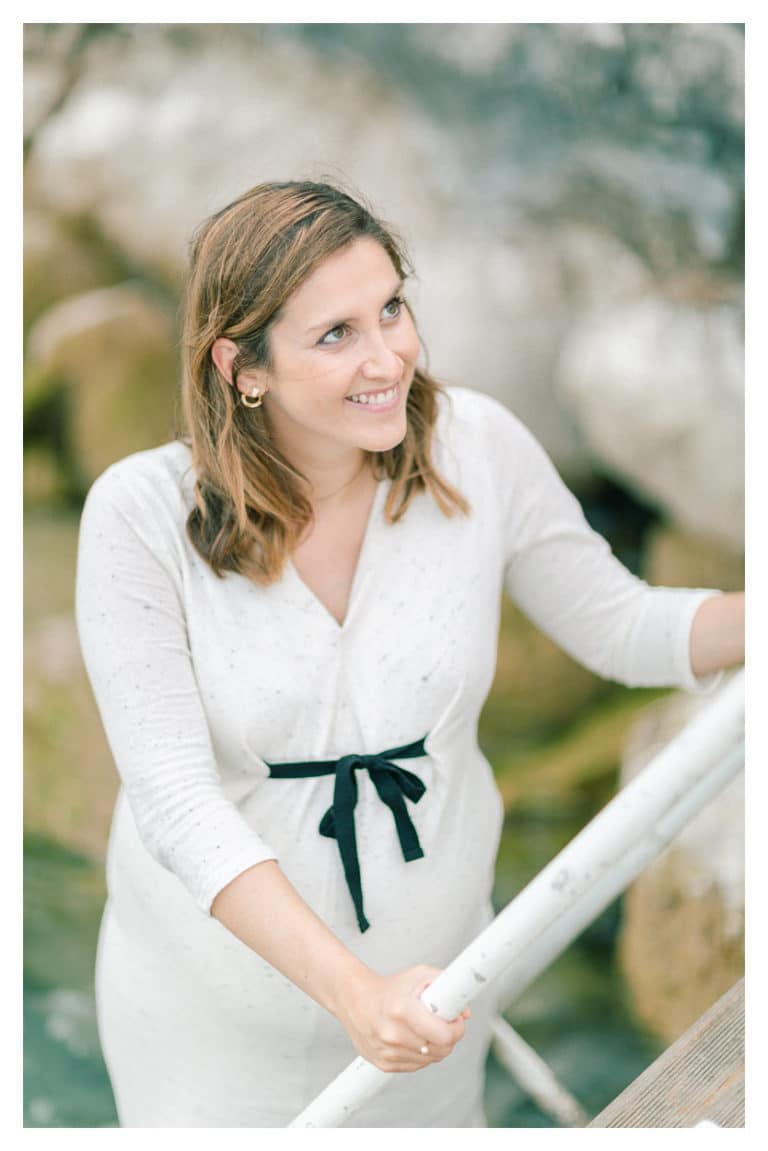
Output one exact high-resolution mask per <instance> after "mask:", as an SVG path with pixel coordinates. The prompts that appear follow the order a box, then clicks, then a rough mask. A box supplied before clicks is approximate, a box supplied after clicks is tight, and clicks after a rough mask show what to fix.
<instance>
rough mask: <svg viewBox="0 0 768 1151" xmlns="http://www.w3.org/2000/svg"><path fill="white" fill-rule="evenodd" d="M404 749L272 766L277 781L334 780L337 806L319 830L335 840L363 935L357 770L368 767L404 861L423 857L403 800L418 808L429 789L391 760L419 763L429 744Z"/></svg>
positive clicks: (272, 775)
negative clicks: (358, 846)
mask: <svg viewBox="0 0 768 1151" xmlns="http://www.w3.org/2000/svg"><path fill="white" fill-rule="evenodd" d="M426 738H427V737H426V736H424V739H419V740H417V741H416V743H409V744H406V745H405V746H404V747H393V748H391V749H390V750H389V751H382V752H380V753H379V754H378V755H343V756H342V757H341V759H326V760H316V761H315V762H314V763H269V764H267V767H268V768H269V772H270V776H271V777H272V778H273V779H308V778H310V777H311V776H319V775H335V777H336V779H335V781H334V785H333V803H332V804H331V806H330V807H329V808H328V810H327V811H326V813H325V815H324V816H323V818H322V819H321V820H320V826H319V828H318V831H319V832H320V834H321V835H324V836H326V837H327V838H328V839H335V840H336V842H337V844H338V847H339V855H340V856H341V863H342V866H343V868H344V875H345V877H346V880H347V887H348V888H349V893H350V895H351V896H352V902H353V903H354V905H355V912H356V914H357V922H358V924H359V926H360V930H361V931H367V930H368V928H369V927H370V924H369V922H368V920H367V919H366V917H365V912H364V910H363V886H362V881H361V878H360V860H359V859H358V856H357V836H356V835H355V805H356V803H357V780H356V779H355V772H356V771H357V769H358V768H366V769H367V771H368V774H369V776H370V777H371V780H372V781H373V786H374V787H375V788H376V791H377V793H378V796H379V799H380V800H381V801H382V803H385V804H386V805H387V807H388V808H389V810H390V811H391V812H392V817H393V819H394V821H395V828H396V829H397V837H398V839H399V840H400V848H401V850H402V852H403V859H404V860H405V861H406V863H410V861H411V860H412V859H421V858H422V857H423V855H424V852H423V851H422V849H421V844H420V843H419V837H418V835H417V834H416V828H415V827H414V826H413V823H412V822H411V817H410V816H409V814H408V810H407V808H406V806H405V800H406V799H409V800H410V801H411V803H418V802H419V800H420V799H421V797H422V795H423V794H424V792H425V791H426V788H425V786H424V784H423V783H422V781H421V780H420V779H419V777H418V776H417V775H414V774H413V772H412V771H406V770H405V768H402V767H398V766H397V764H396V763H392V762H391V760H393V759H416V758H418V757H419V756H423V755H426V754H427V752H426V750H425V748H424V742H425V740H426Z"/></svg>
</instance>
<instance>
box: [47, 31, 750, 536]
mask: <svg viewBox="0 0 768 1151" xmlns="http://www.w3.org/2000/svg"><path fill="white" fill-rule="evenodd" d="M80 27H81V28H82V29H86V30H87V29H90V28H94V27H96V26H89V25H83V26H80ZM98 27H99V28H102V27H103V30H102V32H101V33H100V35H99V36H98V37H95V38H94V36H91V34H90V33H88V32H84V33H83V35H82V36H80V38H79V39H77V40H76V46H77V51H76V53H75V49H72V50H71V52H70V55H76V57H77V83H76V84H74V85H72V86H71V89H70V90H69V91H68V94H67V96H66V99H63V100H61V101H60V105H57V106H56V107H55V108H54V110H53V113H52V114H49V115H48V116H47V117H46V116H42V115H39V116H38V118H37V121H36V123H37V130H36V132H35V135H34V140H33V143H32V146H31V149H30V152H29V158H28V164H27V180H28V187H29V198H30V202H31V203H33V204H34V203H37V204H39V205H41V206H42V207H43V208H44V209H45V210H46V211H48V212H50V213H52V214H55V215H64V216H70V215H73V214H74V215H78V216H86V217H90V218H91V219H92V220H93V221H94V226H95V228H96V231H97V232H98V234H100V235H101V236H103V237H104V238H105V239H106V241H107V242H108V243H109V244H111V245H114V248H115V250H116V251H118V252H122V253H123V254H124V257H125V259H126V260H127V261H128V262H129V264H131V265H132V266H134V267H136V268H137V269H144V270H145V272H146V274H147V275H148V276H149V277H150V278H155V279H159V280H160V281H162V282H163V283H165V284H166V285H168V286H169V287H170V288H171V289H172V290H173V291H174V292H175V291H177V290H178V288H179V285H180V283H181V279H182V275H183V268H184V265H185V260H186V251H187V242H188V239H189V236H190V234H191V231H192V229H193V228H194V226H195V225H196V224H197V223H198V222H199V221H200V220H201V219H203V218H204V217H205V216H207V215H208V214H209V213H210V212H211V211H213V210H215V209H217V208H219V207H221V205H222V204H224V203H226V202H227V201H228V200H230V199H231V198H232V197H233V196H235V195H236V194H239V193H240V192H241V191H242V190H243V189H244V188H246V187H248V186H250V185H253V184H255V183H257V182H259V181H261V180H265V179H275V178H278V179H280V178H283V179H284V178H301V177H307V176H308V177H313V178H323V177H325V176H329V177H330V178H332V179H336V180H339V179H341V180H342V181H343V182H346V183H347V184H348V185H351V187H352V190H353V191H354V190H355V188H357V189H359V190H361V191H362V192H363V194H368V195H369V196H370V198H371V200H372V202H373V207H374V209H375V210H376V211H378V212H380V213H382V214H383V215H384V216H386V217H387V218H389V219H391V220H392V221H393V222H394V223H395V224H396V225H398V226H399V227H400V228H401V229H402V231H403V233H404V235H405V238H406V240H407V241H408V243H409V246H410V248H411V251H412V254H413V257H414V262H415V265H416V270H417V273H418V276H419V280H417V281H416V282H415V283H414V284H413V285H412V286H411V289H410V291H409V295H410V296H411V297H412V299H413V301H414V303H415V307H416V314H417V317H418V319H419V325H420V330H421V332H422V334H423V336H424V338H425V341H426V345H427V348H428V350H429V362H430V366H431V368H432V370H433V371H434V372H435V374H436V375H438V376H439V377H440V378H444V379H446V380H447V381H448V382H451V383H460V384H465V385H467V386H470V387H478V388H480V389H482V390H484V391H487V392H490V393H491V394H494V395H496V396H498V397H499V398H500V399H502V400H503V401H504V402H506V403H507V404H509V405H510V407H512V408H513V409H514V410H515V411H516V412H517V413H518V414H519V415H520V416H521V418H522V419H523V420H524V421H525V422H526V423H528V424H529V425H530V426H531V428H532V430H533V431H534V432H535V433H536V434H537V435H538V436H539V437H540V438H541V439H542V441H543V442H544V445H545V447H546V448H547V449H548V451H549V452H550V454H552V456H553V457H554V459H555V461H556V463H557V464H558V466H559V467H560V468H561V470H562V471H563V472H564V474H565V475H566V478H567V479H568V480H569V481H572V480H579V479H581V478H583V477H585V476H586V475H587V474H588V472H589V470H590V469H591V467H592V466H593V463H594V458H595V456H596V457H597V459H598V460H599V461H601V462H604V463H605V464H606V466H608V467H610V468H616V474H617V475H619V476H621V477H622V478H624V479H626V478H629V479H630V480H633V479H634V476H635V471H636V470H638V469H639V470H642V469H646V468H648V467H650V468H651V469H655V471H656V472H657V473H658V474H659V476H660V477H662V479H663V482H660V483H659V484H654V483H653V478H652V479H651V485H650V486H651V489H652V490H651V491H650V493H649V494H650V495H652V496H653V498H655V499H657V500H659V501H660V502H661V503H662V505H663V506H664V507H665V508H666V509H667V510H668V511H669V512H670V513H671V514H672V515H673V516H675V517H677V516H678V515H682V517H683V522H684V523H688V522H689V521H690V522H692V523H693V524H694V526H700V527H701V529H702V530H717V527H718V524H719V523H720V522H721V521H722V520H724V519H725V518H726V510H727V509H731V510H732V506H733V502H734V493H733V492H732V491H731V485H730V481H729V482H728V484H727V485H726V489H725V490H724V491H723V490H722V489H721V494H720V495H719V497H718V499H717V500H715V502H714V505H713V510H712V514H711V516H708V515H703V516H702V514H701V509H706V508H708V507H709V506H710V504H711V499H710V496H711V492H710V489H709V487H705V488H704V489H703V491H701V492H699V491H698V489H697V485H698V483H699V479H700V468H699V464H698V458H697V459H696V460H690V459H688V458H686V457H685V453H682V454H681V453H677V452H675V453H673V454H674V456H675V458H676V459H680V462H681V467H684V468H685V470H686V474H687V476H688V482H687V483H685V482H684V483H682V484H677V483H676V482H675V479H676V477H675V476H674V475H672V476H670V477H667V475H666V472H665V469H664V468H663V467H658V468H657V467H656V465H657V464H658V463H659V454H660V452H661V449H660V448H659V447H657V446H656V444H655V443H651V445H650V446H649V445H648V444H646V443H645V442H644V441H642V435H641V443H640V445H639V447H638V450H637V452H636V453H635V454H636V457H637V458H636V459H633V460H631V464H632V466H630V467H629V468H624V467H617V466H616V463H615V455H616V453H615V450H614V444H615V442H616V438H615V437H614V438H611V435H613V433H614V432H615V422H612V423H611V424H610V428H609V431H610V433H611V435H609V443H608V445H607V446H604V444H603V437H601V436H598V435H596V434H595V432H594V429H593V427H592V425H593V423H595V422H596V420H595V417H593V416H592V415H590V416H587V415H586V414H585V411H586V410H587V409H594V408H595V407H599V408H601V409H602V408H603V406H604V399H605V396H604V390H605V386H604V383H600V382H598V383H597V384H596V387H595V392H594V398H592V399H590V395H591V394H592V393H591V391H590V394H588V395H586V396H585V397H583V396H582V395H581V392H580V394H579V399H578V402H577V410H576V411H575V412H573V413H572V412H571V411H569V410H568V407H567V406H565V407H564V406H563V402H562V394H561V392H560V391H559V381H558V363H559V356H560V348H561V345H562V343H563V341H564V340H566V339H567V338H568V337H569V336H570V335H571V333H572V329H574V325H576V330H575V332H574V333H573V334H574V337H575V338H576V339H577V340H581V342H582V343H583V342H584V341H585V340H586V339H587V335H588V334H587V333H586V332H585V331H584V323H585V320H584V316H585V314H586V315H587V316H588V317H591V322H592V323H597V322H598V321H599V319H600V317H603V318H604V319H605V321H606V324H608V325H609V335H610V325H611V324H612V322H613V318H614V317H609V309H611V308H615V307H616V306H617V305H618V304H619V303H621V304H623V303H625V302H626V303H627V307H628V309H629V301H630V300H632V299H633V298H637V297H638V296H640V295H643V298H645V296H648V295H650V296H652V294H653V284H654V282H655V281H656V280H657V279H658V278H659V277H660V276H663V277H666V278H668V277H669V276H670V275H673V274H677V273H679V272H680V270H681V269H694V270H696V271H697V273H699V272H700V271H701V269H702V268H705V267H706V266H707V265H708V264H710V263H712V262H713V261H714V262H719V263H720V264H722V263H723V262H725V263H727V262H728V261H729V260H731V259H734V260H735V259H736V255H734V252H733V251H732V247H733V243H734V240H733V236H734V228H735V221H736V220H737V218H740V211H741V204H742V182H743V163H742V152H741V148H742V140H743V110H742V104H743V32H742V30H741V29H740V28H739V27H736V26H732V25H668V26H664V28H663V29H661V28H656V26H651V25H622V24H602V25H601V24H585V25H503V24H502V25H493V24H491V25H386V24H384V25H231V26H230V25H168V26H162V25H114V26H98ZM49 39H50V38H49ZM49 39H46V35H45V34H43V33H35V32H30V33H29V35H28V40H29V47H28V60H29V63H28V74H29V76H30V82H31V83H32V89H33V94H34V91H36V90H42V89H44V88H45V83H46V81H45V72H46V68H47V67H49V68H50V69H51V70H52V71H53V72H54V73H55V74H56V75H57V76H60V72H61V68H62V56H63V55H64V56H65V55H66V53H65V52H64V51H63V48H62V44H61V43H60V42H59V41H60V40H61V37H59V38H58V39H56V38H55V37H54V40H55V41H56V43H54V44H51V43H49ZM60 82H61V81H60ZM32 102H34V101H33V100H32ZM309 107H311V108H312V115H311V117H310V116H307V108H309ZM468 174H471V176H470V175H468ZM475 177H479V178H475ZM736 262H737V263H738V260H736ZM638 306H640V305H638ZM631 315H632V313H631V309H629V311H628V312H627V316H628V317H629V319H627V317H626V316H624V314H623V313H621V314H620V315H618V316H616V317H615V318H616V320H617V323H619V324H624V323H626V324H629V327H630V328H631V331H630V333H629V334H627V332H626V331H625V330H624V329H622V331H621V332H618V333H617V336H616V340H617V341H618V343H619V345H620V348H623V346H624V344H625V342H626V341H627V340H628V339H630V338H631V340H632V342H633V344H640V345H641V346H640V348H639V356H640V359H641V361H642V362H644V363H649V362H650V361H654V360H656V359H658V358H660V353H659V344H658V339H659V337H660V331H659V325H658V324H653V323H648V322H640V321H638V319H637V317H635V319H634V320H631ZM707 318H708V319H711V316H710V317H707ZM630 320H631V323H630ZM679 327H680V325H678V329H679ZM715 327H716V328H717V330H718V331H722V333H723V334H722V339H721V341H720V345H718V347H719V350H720V351H721V352H722V354H723V358H724V359H727V357H728V355H731V352H732V353H733V354H732V355H731V359H732V360H733V361H734V362H733V363H732V364H731V363H729V364H727V365H726V364H723V365H721V366H722V367H723V369H724V370H725V369H726V368H727V370H728V372H729V373H731V375H733V374H734V373H735V372H736V371H737V368H738V365H737V364H736V359H737V358H738V357H737V352H738V348H736V349H735V350H734V349H732V350H731V351H729V347H728V346H727V333H726V332H725V328H726V327H727V324H726V323H725V321H722V322H721V321H716V323H715ZM597 338H598V337H597V336H595V335H589V340H590V341H592V340H594V339H597ZM695 338H696V337H695V333H694V334H691V335H689V336H685V337H682V336H679V338H678V342H677V344H676V348H677V351H678V352H679V354H680V358H681V359H682V358H684V357H685V355H686V349H687V346H688V343H687V341H690V340H695ZM600 340H601V341H602V343H604V342H605V341H604V338H603V336H600ZM602 343H601V350H600V353H599V358H602V359H605V354H606V353H605V352H604V350H603V349H602ZM710 351H711V349H710V350H709V351H708V352H707V354H710ZM574 354H575V353H574ZM665 356H666V348H665ZM619 361H620V363H619V366H620V368H621V373H622V375H623V374H624V373H625V372H626V374H627V375H628V376H629V383H628V384H627V385H626V387H628V388H630V389H632V388H634V383H633V375H632V371H633V369H632V365H630V364H628V362H627V359H626V357H619ZM695 362H696V363H697V364H698V361H695ZM690 369H691V365H690V362H689V361H686V362H685V363H683V364H682V365H681V366H680V369H679V370H680V371H681V372H682V375H683V377H684V378H683V380H682V384H681V385H680V386H679V387H678V381H677V372H678V366H677V364H676V363H675V364H670V365H669V366H668V370H667V373H666V376H665V386H666V387H667V388H669V387H670V381H672V384H673V385H674V386H673V387H672V388H671V390H672V392H673V393H674V392H675V390H676V389H677V390H678V391H680V392H681V397H682V394H683V393H684V402H685V403H687V404H688V405H690V407H691V410H692V411H693V417H692V418H693V422H694V425H695V423H696V413H697V412H701V413H706V411H707V406H708V404H709V402H710V399H711V392H710V391H709V390H706V388H705V389H703V390H699V391H696V390H695V389H694V387H693V384H692V378H691V377H692V373H691V370H690ZM603 375H605V373H603ZM582 376H583V383H582V384H580V388H581V387H582V386H583V387H584V388H586V386H587V383H586V380H587V377H586V376H584V375H583V373H582ZM712 376H713V372H710V373H709V376H708V379H710V380H711V378H712ZM581 378H582V377H580V379H581ZM612 379H613V377H611V380H612ZM729 379H730V376H729ZM611 390H613V384H612V385H611ZM619 390H621V388H620V389H619ZM724 390H725V389H724ZM609 401H610V397H609ZM608 406H609V408H611V407H612V405H611V403H610V402H609V405H608ZM682 407H683V398H681V402H680V405H679V410H682ZM676 411H677V410H676ZM617 414H623V415H626V417H627V419H628V423H626V424H623V425H622V426H621V428H620V431H619V435H618V440H619V441H620V442H621V443H622V445H627V446H628V448H629V449H630V455H631V448H632V441H633V439H634V437H635V434H636V433H635V424H634V420H633V412H632V411H631V410H629V409H628V408H627V406H626V403H625V402H622V403H620V404H619V411H618V413H617ZM701 418H702V419H704V418H705V416H704V414H702V417H701ZM665 419H666V417H665ZM710 424H711V428H710V431H709V433H708V438H707V437H705V439H706V443H702V435H701V434H700V433H699V432H698V431H697V432H696V434H695V435H694V436H693V439H694V440H695V442H696V443H697V444H699V445H700V446H701V447H703V448H706V449H707V450H711V449H714V451H715V454H717V455H719V457H720V458H723V457H726V456H729V455H731V454H732V449H733V447H734V444H733V435H732V431H731V421H730V417H729V419H728V420H727V421H726V423H725V424H724V425H723V427H722V431H721V426H720V422H719V421H718V420H717V419H712V420H710ZM662 425H664V421H662ZM640 432H641V433H642V423H641V425H640ZM585 440H586V444H585ZM587 445H588V447H589V449H590V450H588V447H587ZM690 446H691V445H690V444H689V447H690ZM740 451H741V445H740V444H737V445H736V456H737V457H738V455H739V454H740ZM694 454H695V453H694ZM694 465H695V466H694ZM666 470H667V471H668V470H669V468H667V469H666ZM710 475H711V473H710ZM711 478H712V483H713V484H714V483H716V482H718V481H719V479H720V477H719V476H714V477H711ZM638 490H643V491H646V489H645V488H644V487H642V485H640V486H639V487H638ZM735 498H736V499H738V491H737V492H736V494H735ZM696 511H698V512H699V515H698V516H697V515H696V514H693V515H692V512H693V513H695V512H696ZM733 518H737V517H733V516H731V519H733ZM702 520H703V522H700V521H702Z"/></svg>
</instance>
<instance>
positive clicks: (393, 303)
mask: <svg viewBox="0 0 768 1151" xmlns="http://www.w3.org/2000/svg"><path fill="white" fill-rule="evenodd" d="M404 303H405V300H404V299H403V297H402V296H393V297H392V299H391V300H390V301H389V303H388V304H385V305H384V307H383V308H382V311H383V312H385V313H387V319H389V320H392V319H394V318H395V317H396V316H399V315H400V309H401V308H402V306H403V304H404Z"/></svg>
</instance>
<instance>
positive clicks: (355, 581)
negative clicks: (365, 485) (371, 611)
mask: <svg viewBox="0 0 768 1151" xmlns="http://www.w3.org/2000/svg"><path fill="white" fill-rule="evenodd" d="M386 487H387V480H385V479H382V480H379V482H378V483H377V485H376V491H375V492H374V495H373V500H372V501H371V506H370V508H369V511H368V518H367V520H366V523H365V531H364V532H363V540H362V543H361V544H360V551H359V553H358V556H357V563H356V564H355V572H354V575H353V576H352V583H351V585H350V589H349V598H348V600H347V610H346V612H345V613H344V619H343V620H342V621H341V623H339V621H338V620H337V619H336V616H335V615H334V614H333V612H332V611H331V610H330V608H328V607H326V605H325V604H324V603H323V601H322V600H321V599H320V597H319V596H318V595H316V593H315V592H313V591H312V588H311V587H310V586H309V584H308V583H307V582H306V581H305V580H304V579H303V578H302V576H301V574H300V572H299V569H298V568H297V567H296V564H295V563H294V562H293V557H292V556H289V557H288V569H289V570H290V571H291V572H292V574H293V576H294V579H296V580H297V582H298V583H299V584H300V585H301V587H302V588H303V590H304V592H305V594H306V596H307V597H308V598H309V599H310V600H311V601H312V603H313V604H314V605H315V607H316V608H318V609H319V610H320V611H321V612H322V613H323V615H324V616H325V617H326V619H328V620H330V622H331V623H332V625H333V627H334V628H335V630H336V631H337V632H343V631H345V630H346V628H347V625H348V624H349V620H350V617H351V616H352V614H353V613H354V609H355V602H356V600H357V597H358V594H359V591H360V586H361V585H362V583H363V580H364V575H363V574H361V573H363V567H364V563H365V560H366V553H367V552H368V550H369V544H370V539H371V536H372V535H373V529H374V524H375V522H376V520H377V519H378V516H379V510H380V504H381V501H382V499H383V495H384V491H385V489H386Z"/></svg>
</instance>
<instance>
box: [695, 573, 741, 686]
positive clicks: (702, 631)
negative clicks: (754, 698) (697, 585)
mask: <svg viewBox="0 0 768 1151" xmlns="http://www.w3.org/2000/svg"><path fill="white" fill-rule="evenodd" d="M690 659H691V670H692V671H693V674H694V675H695V676H697V677H699V678H700V677H702V676H706V675H710V674H711V673H712V672H716V671H722V670H723V669H724V668H727V667H735V666H736V665H738V664H742V663H744V592H743V591H740V592H727V593H725V594H723V595H713V596H710V598H709V599H705V600H704V601H703V602H702V603H701V604H700V606H699V609H698V611H697V612H696V615H695V616H694V618H693V624H692V626H691V639H690Z"/></svg>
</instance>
